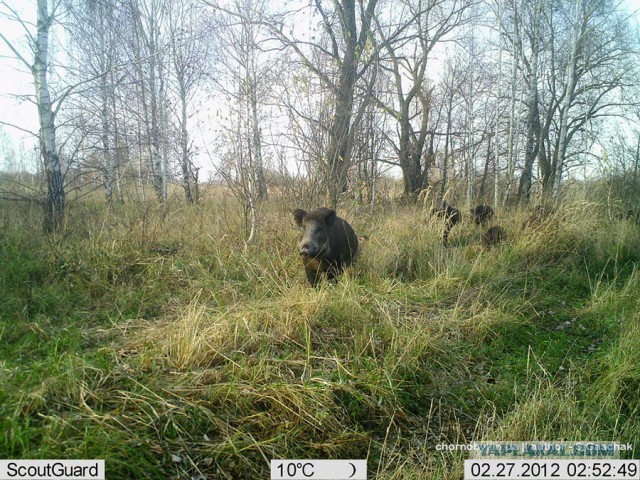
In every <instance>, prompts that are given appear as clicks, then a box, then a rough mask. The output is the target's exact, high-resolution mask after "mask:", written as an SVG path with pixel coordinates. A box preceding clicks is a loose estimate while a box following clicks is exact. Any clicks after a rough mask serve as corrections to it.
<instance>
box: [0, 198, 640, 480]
mask: <svg viewBox="0 0 640 480" xmlns="http://www.w3.org/2000/svg"><path fill="white" fill-rule="evenodd" d="M222 197H224V196H222ZM222 197H216V196H213V197H210V198H209V197H207V198H205V199H204V200H203V202H202V203H201V204H200V205H197V206H194V207H189V206H186V205H184V204H181V203H179V202H174V203H173V204H170V206H169V207H167V208H165V207H162V206H159V205H157V204H155V203H148V204H147V203H138V204H133V203H127V204H124V205H116V206H115V208H114V210H113V211H111V212H109V211H107V210H106V209H105V207H104V206H103V203H102V202H101V201H100V200H99V199H98V200H91V199H87V200H84V201H79V202H76V203H74V204H72V205H70V206H69V214H68V220H67V225H66V228H65V230H64V232H61V233H59V234H56V235H50V236H46V235H43V234H42V233H41V232H42V220H41V217H42V212H41V210H40V209H39V208H37V207H36V206H29V205H22V204H2V205H1V206H0V458H104V459H106V466H107V478H109V479H126V478H152V479H159V478H173V479H205V478H206V479H244V478H247V479H249V478H250V479H258V478H269V473H268V472H269V470H268V469H269V460H270V459H277V458H287V459H293V458H301V459H303V458H317V459H322V458H366V459H368V469H369V478H375V479H416V480H417V479H456V480H457V479H461V478H462V468H463V460H464V459H465V458H467V454H466V453H465V452H448V451H440V450H438V449H436V446H437V445H439V444H442V443H446V444H455V443H459V444H461V443H468V442H470V441H474V440H495V441H500V440H503V441H511V440H537V441H544V440H549V441H557V440H567V441H584V440H600V441H619V442H622V443H626V442H630V443H632V444H633V446H634V450H633V451H631V452H625V453H623V458H640V402H639V400H638V391H640V347H639V345H640V271H639V270H638V261H639V260H640V227H639V226H638V225H637V224H635V223H633V222H631V221H627V220H619V219H617V218H616V216H615V215H614V214H612V207H611V205H609V204H608V203H607V202H606V200H601V201H599V200H597V199H596V200H593V199H586V198H578V196H576V198H573V199H567V200H565V202H564V203H563V205H562V206H561V207H560V208H558V209H557V211H556V212H555V213H554V214H552V215H550V216H549V217H548V218H547V219H545V220H544V221H543V222H541V223H539V224H536V225H532V226H530V227H526V228H523V224H524V223H526V219H527V217H528V215H529V212H528V211H527V210H526V209H513V210H508V211H507V210H503V209H498V212H497V213H498V217H497V219H496V220H495V221H494V222H492V223H498V224H500V225H502V226H503V227H504V228H505V230H506V231H507V235H508V240H507V241H506V242H505V243H504V244H502V245H500V246H499V247H495V248H491V249H486V250H483V249H482V248H481V246H480V236H481V233H482V230H481V229H480V228H479V227H476V226H475V225H473V224H472V223H471V222H469V221H468V218H469V215H468V213H467V212H468V207H465V208H464V210H463V211H464V212H465V213H467V215H466V220H467V221H465V222H464V223H462V224H461V225H458V226H456V227H454V229H453V230H452V233H451V235H450V237H449V242H450V246H449V247H448V248H446V249H445V248H443V246H442V244H441V238H440V231H439V224H438V222H436V221H434V220H430V218H429V215H428V210H427V209H425V208H423V207H422V206H415V205H413V206H406V205H404V206H403V205H399V204H393V203H392V204H389V205H386V206H385V207H384V208H382V207H379V208H374V209H371V208H368V207H356V206H354V205H351V204H345V205H343V206H342V207H341V208H339V209H338V215H340V216H342V217H343V218H346V219H347V220H349V222H350V223H351V224H352V225H353V227H354V228H355V230H356V232H357V233H358V234H359V235H360V238H361V247H362V248H361V252H360V256H359V259H358V262H357V264H356V265H355V266H354V267H352V268H349V269H348V270H347V272H346V273H345V275H343V276H342V277H341V278H340V280H339V281H338V282H337V283H335V284H329V283H323V284H322V285H321V286H320V288H317V289H313V288H311V287H309V285H308V284H307V280H306V278H305V276H304V272H303V269H302V265H301V262H300V259H299V256H298V254H297V252H296V248H295V246H296V242H297V235H298V233H297V230H296V229H295V226H294V222H293V218H292V215H291V210H292V209H293V208H296V207H298V206H301V207H314V206H319V205H295V204H292V202H291V201H288V200H287V199H285V198H277V197H275V198H271V199H270V200H268V201H267V203H265V204H263V205H261V206H260V210H259V220H260V226H259V231H258V236H257V239H256V241H255V243H253V244H252V245H250V246H249V247H248V248H245V246H244V238H245V229H244V226H245V225H244V224H243V221H242V215H241V207H240V206H239V205H237V204H236V203H235V202H234V201H233V200H232V199H230V198H226V199H224V198H222ZM603 198H604V197H603Z"/></svg>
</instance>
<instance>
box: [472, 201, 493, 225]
mask: <svg viewBox="0 0 640 480" xmlns="http://www.w3.org/2000/svg"><path fill="white" fill-rule="evenodd" d="M471 215H472V216H473V221H474V223H475V224H476V225H482V226H483V227H485V226H486V225H487V223H489V220H491V217H493V208H491V207H490V206H489V205H485V204H482V205H478V206H477V207H476V208H472V209H471Z"/></svg>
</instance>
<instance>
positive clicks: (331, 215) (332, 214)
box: [323, 208, 336, 227]
mask: <svg viewBox="0 0 640 480" xmlns="http://www.w3.org/2000/svg"><path fill="white" fill-rule="evenodd" d="M323 210H324V212H323V214H324V215H323V216H324V224H325V225H326V226H327V227H329V226H331V224H332V223H333V221H334V220H335V219H336V211H335V210H331V209H330V208H323Z"/></svg>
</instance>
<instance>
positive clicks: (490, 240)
mask: <svg viewBox="0 0 640 480" xmlns="http://www.w3.org/2000/svg"><path fill="white" fill-rule="evenodd" d="M506 239H507V232H505V231H504V228H502V227H500V226H498V225H494V226H493V227H491V228H490V229H489V230H487V231H486V232H485V233H484V234H483V235H482V246H483V247H485V248H487V247H490V246H492V245H498V244H499V243H502V242H503V241H505V240H506Z"/></svg>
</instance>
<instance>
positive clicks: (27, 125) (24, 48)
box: [0, 0, 38, 169]
mask: <svg viewBox="0 0 640 480" xmlns="http://www.w3.org/2000/svg"><path fill="white" fill-rule="evenodd" d="M7 3H8V4H9V5H10V6H11V7H12V8H14V9H16V10H17V11H18V13H20V15H21V18H22V19H23V20H24V21H25V22H26V23H29V22H31V26H33V31H35V25H33V22H35V14H36V9H35V5H34V4H32V2H25V1H21V0H13V1H12V0H9V2H7ZM25 7H31V8H28V9H27V8H25ZM0 12H2V14H5V13H6V12H7V9H6V7H4V6H0ZM0 32H1V33H2V35H3V36H5V37H6V38H7V40H9V41H10V42H12V43H13V44H14V45H15V46H16V48H17V49H18V50H19V51H20V52H21V54H22V55H23V56H25V58H26V59H27V60H30V59H31V57H30V56H29V53H30V51H29V47H28V45H27V43H26V37H25V30H24V28H23V27H22V25H20V24H19V23H18V22H16V21H13V20H9V19H7V18H6V15H0ZM34 91H35V90H34V86H33V78H32V76H31V72H29V71H28V69H27V68H26V66H25V65H24V64H23V63H22V62H20V61H19V60H17V59H16V57H15V55H14V54H13V52H12V51H11V50H10V49H9V47H8V46H7V45H6V44H5V42H4V41H3V40H1V39H0V122H2V123H4V122H8V123H11V124H15V125H17V126H19V127H21V128H24V129H26V130H30V131H32V132H37V131H38V111H37V108H36V105H35V104H34V103H33V102H31V101H29V100H25V99H24V98H20V97H21V96H26V95H33V94H34ZM0 129H1V130H2V131H4V132H5V134H6V136H5V135H2V136H0V139H6V138H9V139H10V140H11V141H12V142H13V145H12V146H11V147H12V148H13V149H14V150H17V149H18V148H19V146H20V144H21V143H23V144H24V146H25V148H27V149H28V148H30V147H31V146H32V145H34V144H35V143H36V141H37V139H36V138H34V137H33V135H30V134H28V133H26V132H23V131H21V130H18V129H16V128H13V127H10V126H8V125H0ZM0 141H1V140H0ZM3 167H5V166H4V165H0V169H2V168H3Z"/></svg>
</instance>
